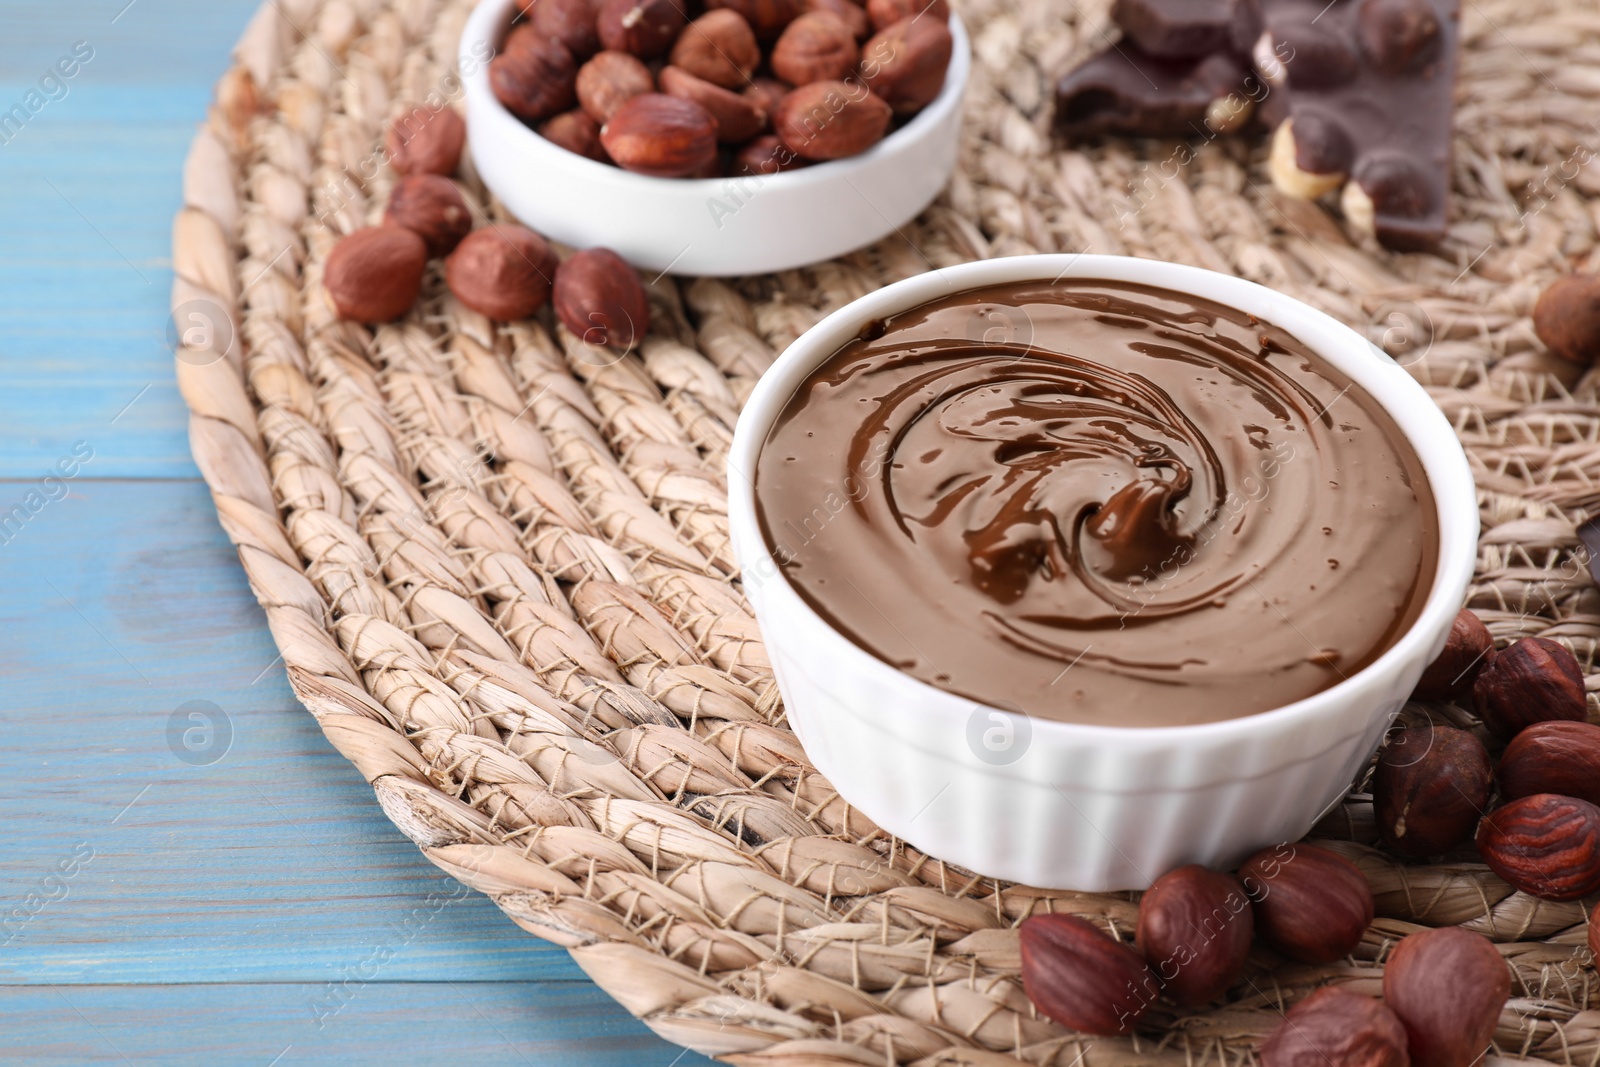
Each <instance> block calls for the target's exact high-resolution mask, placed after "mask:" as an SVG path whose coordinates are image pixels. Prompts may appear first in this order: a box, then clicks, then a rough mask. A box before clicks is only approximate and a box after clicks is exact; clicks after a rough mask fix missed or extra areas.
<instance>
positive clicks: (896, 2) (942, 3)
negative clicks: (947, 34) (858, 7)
mask: <svg viewBox="0 0 1600 1067" xmlns="http://www.w3.org/2000/svg"><path fill="white" fill-rule="evenodd" d="M918 16H925V17H923V18H922V21H924V22H940V23H944V22H949V21H950V5H949V3H948V2H947V0H867V17H868V18H869V19H871V20H872V28H873V29H874V30H886V29H888V28H889V27H890V26H893V25H894V24H895V23H897V22H899V21H901V20H902V19H910V18H917V17H918Z"/></svg>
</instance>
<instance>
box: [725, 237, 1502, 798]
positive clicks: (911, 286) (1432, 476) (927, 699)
mask: <svg viewBox="0 0 1600 1067" xmlns="http://www.w3.org/2000/svg"><path fill="white" fill-rule="evenodd" d="M1065 279H1074V280H1083V281H1096V280H1099V281H1111V282H1130V283H1133V284H1142V285H1148V286H1151V287H1153V288H1160V289H1167V290H1170V291H1174V292H1178V293H1181V294H1187V295H1193V296H1197V297H1200V298H1203V299H1209V300H1213V301H1215V302H1217V303H1221V304H1224V305H1226V306H1229V307H1234V308H1236V309H1238V310H1241V311H1244V312H1246V313H1247V314H1252V315H1255V316H1256V317H1257V318H1259V319H1262V320H1263V321H1265V322H1269V323H1271V324H1273V325H1275V326H1277V327H1279V328H1281V329H1284V330H1286V331H1288V332H1289V333H1291V334H1292V335H1294V336H1295V337H1296V338H1298V339H1299V340H1300V341H1301V342H1302V343H1303V344H1305V345H1306V346H1307V347H1309V348H1311V350H1312V351H1314V352H1316V353H1317V354H1318V355H1319V356H1321V357H1322V358H1323V359H1326V360H1327V361H1328V362H1329V363H1331V364H1333V365H1334V367H1335V368H1336V369H1338V370H1339V371H1340V372H1341V373H1343V374H1345V375H1346V376H1347V377H1349V378H1350V379H1351V381H1352V382H1354V383H1355V384H1356V385H1358V386H1359V387H1360V388H1362V389H1364V390H1365V391H1366V392H1367V394H1368V395H1369V396H1371V397H1372V399H1373V401H1374V402H1375V403H1377V404H1378V405H1379V406H1381V407H1382V408H1383V410H1384V411H1385V412H1386V413H1387V414H1388V415H1389V417H1390V418H1391V419H1393V420H1394V422H1395V424H1396V426H1397V428H1398V429H1399V430H1400V433H1401V435H1402V436H1403V437H1404V438H1405V440H1406V443H1407V444H1408V445H1410V447H1411V448H1412V450H1413V451H1414V452H1415V453H1416V455H1417V458H1418V460H1419V462H1420V463H1421V464H1422V466H1423V470H1424V473H1425V475H1426V476H1427V478H1428V480H1429V485H1430V488H1431V489H1432V491H1433V498H1434V510H1435V521H1436V523H1437V527H1438V538H1439V545H1438V560H1437V563H1436V565H1435V568H1434V574H1433V579H1432V586H1431V588H1430V589H1429V591H1428V596H1427V599H1426V600H1425V601H1424V604H1423V609H1422V611H1421V612H1420V613H1419V614H1418V616H1417V618H1416V619H1415V620H1414V621H1413V622H1412V624H1411V626H1410V627H1409V628H1407V630H1406V632H1405V633H1404V634H1402V635H1401V636H1400V638H1399V639H1398V640H1396V641H1395V643H1394V644H1392V645H1391V646H1390V647H1389V648H1388V649H1386V650H1385V651H1384V652H1383V654H1382V655H1380V656H1379V657H1378V658H1377V659H1376V660H1374V661H1373V662H1372V663H1369V664H1368V665H1367V666H1365V667H1363V668H1362V669H1361V670H1359V671H1357V672H1356V673H1354V674H1352V675H1350V676H1349V677H1348V678H1345V679H1342V680H1341V681H1339V682H1337V683H1336V684H1334V685H1332V686H1330V687H1328V688H1327V689H1323V690H1321V691H1319V692H1316V693H1313V694H1311V695H1309V696H1306V697H1303V698H1301V699H1300V700H1297V701H1294V702H1292V703H1289V704H1283V705H1280V706H1278V707H1275V708H1270V709H1267V710H1265V711H1260V712H1255V713H1252V714H1249V715H1243V716H1239V717H1237V718H1232V719H1223V720H1220V721H1216V722H1207V723H1194V724H1187V725H1171V726H1159V725H1158V726H1120V725H1104V724H1091V723H1078V722H1070V721H1062V720H1056V719H1046V718H1042V717H1039V716H1033V715H1027V713H1026V712H1021V713H1020V714H1022V715H1024V716H1025V717H1026V718H1027V719H1028V721H1029V725H1030V728H1031V729H1032V731H1033V734H1032V738H1033V743H1034V744H1035V745H1038V744H1039V743H1040V742H1041V741H1046V742H1050V741H1053V742H1056V743H1058V744H1072V743H1084V742H1089V743H1098V744H1113V745H1120V746H1123V747H1125V748H1134V749H1141V750H1155V749H1167V748H1170V747H1172V745H1173V744H1174V743H1191V744H1194V743H1201V742H1204V743H1208V744H1215V743H1223V744H1226V743H1228V742H1230V741H1233V740H1237V739H1244V738H1247V737H1254V736H1259V735H1261V734H1263V733H1266V732H1282V731H1285V730H1292V729H1293V728H1294V727H1295V726H1296V724H1299V723H1304V722H1309V721H1321V720H1333V719H1337V718H1338V717H1340V716H1341V715H1344V714H1348V713H1349V711H1350V698H1353V697H1357V696H1359V695H1360V694H1361V693H1362V691H1363V689H1364V688H1366V687H1368V686H1371V685H1373V684H1374V683H1375V682H1378V681H1380V680H1381V679H1383V678H1386V677H1390V676H1392V675H1394V674H1395V673H1396V672H1399V671H1402V670H1404V669H1405V667H1406V665H1407V664H1409V663H1411V662H1413V661H1418V660H1421V659H1422V657H1423V656H1424V655H1428V656H1429V657H1430V658H1431V656H1432V654H1433V652H1432V649H1431V648H1428V647H1425V646H1424V642H1427V641H1429V640H1431V638H1430V636H1429V635H1432V634H1442V633H1444V632H1446V631H1447V630H1448V628H1449V622H1450V620H1452V619H1454V618H1455V615H1456V613H1457V612H1458V611H1459V610H1460V608H1461V599H1462V596H1463V594H1464V593H1465V591H1466V589H1467V587H1468V586H1469V584H1470V582H1471V578H1472V574H1473V571H1474V567H1475V564H1476V560H1477V541H1478V528H1479V520H1478V509H1477V496H1476V485H1475V482H1474V480H1473V476H1472V470H1471V466H1470V464H1469V462H1468V460H1467V456H1466V453H1465V451H1464V450H1463V449H1462V447H1461V444H1460V441H1459V440H1458V439H1457V437H1456V435H1455V432H1454V430H1453V429H1452V428H1451V426H1450V424H1449V422H1448V420H1447V419H1446V418H1445V416H1444V413H1443V412H1442V411H1440V410H1439V408H1438V406H1437V405H1436V404H1435V403H1434V402H1433V400H1432V398H1431V397H1430V396H1429V395H1428V393H1427V392H1426V390H1424V389H1423V387H1422V386H1421V385H1420V384H1419V383H1417V382H1416V381H1415V380H1414V379H1413V378H1412V377H1411V376H1410V375H1409V374H1407V373H1406V372H1405V370H1404V369H1403V368H1402V367H1401V366H1400V365H1399V364H1398V363H1396V362H1395V361H1394V360H1393V359H1392V358H1391V357H1390V356H1389V355H1388V354H1387V353H1385V352H1383V351H1382V350H1381V349H1379V348H1378V347H1377V346H1376V345H1373V344H1372V343H1371V342H1370V341H1368V340H1367V339H1366V338H1364V337H1362V336H1361V335H1360V334H1358V333H1356V332H1355V331H1354V330H1353V329H1351V328H1350V327H1348V326H1346V325H1345V324H1343V323H1341V322H1339V321H1338V320H1337V319H1334V318H1333V317H1332V316H1331V315H1328V314H1327V313H1326V312H1323V311H1319V310H1317V309H1316V308H1313V307H1311V306H1310V305H1309V304H1306V303H1304V302H1303V301H1300V300H1298V299H1296V298H1294V297H1291V296H1288V295H1286V294H1283V293H1280V292H1277V291H1276V290H1273V289H1269V288H1267V287H1266V286H1263V285H1259V284H1257V283H1255V282H1251V281H1247V280H1245V279H1243V278H1238V277H1234V276H1232V275H1227V274H1222V273H1220V272H1216V271H1211V270H1206V269H1203V268H1200V267H1191V266H1187V265H1184V264H1178V263H1170V262H1166V261H1163V260H1155V259H1143V258H1138V257H1132V256H1114V255H1099V254H1091V253H1076V254H1059V253H1049V254H1035V255H1024V256H1014V257H1008V258H1002V259H990V260H978V261H974V262H970V263H963V264H959V265H956V266H952V267H945V268H936V269H935V270H933V271H929V272H926V273H924V274H919V275H914V276H913V277H910V278H905V279H902V280H901V281H898V282H894V283H892V284H891V285H888V286H885V287H884V288H882V289H878V290H876V291H874V292H872V293H869V294H867V295H865V296H863V297H860V298H858V299H856V300H854V301H852V302H850V303H849V304H846V305H845V306H844V307H841V308H839V309H837V310H835V311H834V312H832V313H831V314H829V315H828V316H826V317H825V318H823V319H822V320H821V321H820V322H818V323H816V324H815V325H814V326H812V327H811V328H810V329H809V330H807V331H806V332H805V333H804V334H802V335H801V336H800V337H799V338H797V339H796V340H795V341H794V342H793V343H791V344H790V345H789V347H788V348H787V349H786V350H785V351H784V352H783V354H782V355H780V356H779V357H778V359H777V360H776V361H774V363H773V365H772V367H770V368H768V370H767V371H766V373H764V374H763V375H762V377H761V380H760V381H759V382H758V383H757V385H756V387H755V389H754V390H753V391H752V393H751V395H750V398H749V400H748V401H747V402H746V403H745V406H744V409H743V411H742V412H741V413H740V416H739V421H738V424H737V426H736V428H735V431H734V440H733V445H732V447H731V448H730V449H729V453H728V461H727V478H728V492H729V517H730V521H731V523H732V525H733V528H734V544H735V549H736V551H737V552H738V553H739V554H740V555H741V556H747V555H750V554H752V553H753V554H754V558H748V559H747V558H740V559H739V561H738V562H739V564H740V570H741V573H744V574H749V573H751V572H752V571H753V570H754V571H758V572H759V573H760V575H761V576H760V579H759V582H758V583H757V585H758V587H759V589H760V593H759V595H752V596H751V600H752V601H753V602H754V601H756V600H758V599H760V598H764V597H766V596H768V595H775V596H777V597H779V598H781V599H782V600H783V605H782V608H783V610H785V611H787V612H791V613H795V612H797V613H798V614H799V615H800V616H801V617H802V619H803V620H804V625H805V626H806V628H807V629H811V630H814V631H819V632H825V633H827V634H829V635H831V636H832V637H833V638H836V639H837V640H836V642H834V643H835V644H837V645H838V646H840V649H834V648H832V647H830V648H829V649H828V650H827V654H828V655H833V654H835V653H836V652H837V653H838V654H842V655H845V656H847V657H849V658H850V659H851V660H852V661H854V664H855V667H856V669H858V670H861V671H865V672H867V673H868V674H870V675H873V676H876V677H875V681H877V682H879V683H881V684H883V685H892V686H899V687H901V688H902V689H906V688H908V687H909V689H910V690H911V691H913V692H915V693H916V694H918V696H919V697H921V698H922V700H921V703H922V704H923V705H925V706H926V708H927V709H933V708H938V709H940V713H946V712H948V713H949V714H951V715H954V714H956V713H957V709H958V708H961V709H968V710H970V709H972V708H982V709H986V710H991V711H994V712H998V713H1001V714H1006V715H1017V714H1019V712H1017V711H1016V710H1015V709H1007V708H1003V707H997V706H994V705H990V704H987V703H986V702H984V701H982V700H977V699H973V698H969V697H966V696H963V695H962V694H959V693H955V692H952V691H950V690H947V689H941V688H939V687H938V686H935V685H932V684H931V683H928V682H925V681H922V680H921V679H919V678H915V677H913V676H911V675H909V674H906V673H904V672H902V671H901V670H899V669H898V668H896V667H893V666H890V665H889V664H888V663H885V662H884V661H883V660H881V659H879V658H878V657H877V656H874V655H873V654H872V653H870V652H868V651H867V650H866V649H864V648H862V647H861V646H860V645H857V644H856V643H855V642H854V641H852V640H850V638H848V637H847V636H845V635H844V634H842V633H840V632H839V631H838V630H837V629H836V628H834V627H833V626H832V625H830V624H829V623H828V622H827V621H826V620H825V619H823V618H822V616H821V615H819V614H818V613H817V612H816V611H815V610H814V609H813V608H812V607H811V605H810V604H809V603H808V602H807V601H806V600H805V599H804V598H803V597H801V596H800V595H799V593H798V592H797V591H796V590H795V589H794V587H793V586H792V585H791V584H790V583H789V580H788V578H787V576H785V574H784V572H783V568H782V567H781V566H778V564H777V561H776V559H775V558H774V556H773V553H772V549H771V546H770V545H768V544H767V542H766V538H765V537H764V536H763V535H762V534H761V529H760V524H759V522H758V521H757V517H756V509H755V479H754V472H755V466H756V464H755V461H756V458H757V456H758V455H759V453H760V450H761V448H762V447H763V446H764V444H765V442H766V438H767V434H768V432H769V431H770V429H771V426H772V423H773V422H774V421H775V419H776V418H777V416H778V415H779V414H780V413H781V412H782V410H783V408H784V405H786V404H787V402H788V400H789V398H790V397H791V396H792V395H793V393H794V390H795V389H796V388H797V387H798V385H799V383H800V381H801V380H803V378H804V376H805V375H806V374H808V373H810V371H811V370H813V369H814V368H815V367H816V366H818V365H819V364H820V363H821V362H822V361H823V360H825V359H827V358H828V357H829V356H831V355H832V354H833V353H834V352H836V351H837V350H838V349H839V347H841V346H842V345H843V344H844V343H845V342H847V341H848V340H849V339H850V338H852V337H854V336H855V335H856V333H857V331H858V330H859V329H860V327H861V326H862V325H863V324H864V323H866V322H868V321H871V320H872V319H876V318H882V317H885V316H888V315H893V314H896V313H898V312H901V311H906V310H909V309H911V308H914V307H916V306H918V305H920V304H923V303H927V302H929V301H931V300H934V299H938V298H940V297H944V296H949V295H953V294H956V293H960V292H965V291H970V290H973V289H977V288H981V287H984V286H988V285H997V284H1005V283H1008V282H1024V281H1051V282H1057V281H1062V280H1065ZM1218 290H1221V291H1223V292H1225V293H1228V294H1231V295H1219V293H1218V292H1217V291H1218ZM741 526H747V527H748V529H749V531H750V537H748V538H742V537H740V536H739V530H740V527H741ZM748 589H749V586H748V583H747V595H749V594H748ZM1419 669H1420V667H1419ZM1395 710H1396V711H1398V710H1399V708H1398V705H1397V706H1396V708H1395ZM950 725H952V726H954V727H960V726H961V725H962V724H961V723H954V722H952V723H951V724H950ZM1365 725H1366V716H1364V715H1362V716H1359V717H1357V716H1352V718H1351V722H1350V723H1349V728H1350V730H1349V732H1359V731H1360V730H1362V729H1364V728H1365ZM1012 770H1015V768H1012Z"/></svg>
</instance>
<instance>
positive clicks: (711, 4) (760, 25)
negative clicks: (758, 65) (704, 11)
mask: <svg viewBox="0 0 1600 1067" xmlns="http://www.w3.org/2000/svg"><path fill="white" fill-rule="evenodd" d="M800 5H801V0H706V7H708V8H711V9H713V10H725V11H737V12H738V13H739V14H741V15H743V16H744V20H745V21H746V22H748V23H749V24H750V28H751V29H752V30H754V31H755V32H756V40H758V41H763V42H766V43H771V42H772V41H776V40H777V39H778V34H780V33H782V32H783V28H784V27H785V26H787V25H789V23H791V22H793V21H794V20H795V19H796V18H798V17H799V15H800V12H801V10H803V9H802V8H801V6H800Z"/></svg>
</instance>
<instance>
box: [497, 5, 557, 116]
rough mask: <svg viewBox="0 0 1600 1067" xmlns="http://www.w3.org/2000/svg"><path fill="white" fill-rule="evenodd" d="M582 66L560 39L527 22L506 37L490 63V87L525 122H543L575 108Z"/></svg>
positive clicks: (507, 108)
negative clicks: (547, 35) (577, 85)
mask: <svg viewBox="0 0 1600 1067" xmlns="http://www.w3.org/2000/svg"><path fill="white" fill-rule="evenodd" d="M577 74H578V68H577V64H576V63H575V62H574V61H573V58H572V53H571V52H569V51H567V48H566V45H564V44H562V43H561V42H560V41H557V40H554V39H552V38H549V37H546V36H544V35H543V34H541V33H539V31H537V30H535V29H534V28H533V27H532V26H530V25H528V24H527V23H525V22H524V23H521V24H519V25H517V26H516V27H515V28H514V29H513V30H512V31H511V33H510V35H509V36H507V37H506V43H505V46H504V47H503V48H501V50H500V54H499V55H497V56H495V57H494V59H493V60H491V61H490V62H489V86H490V88H492V89H493V90H494V95H495V97H496V98H497V99H498V100H499V101H500V103H502V104H504V105H505V108H506V110H507V111H509V112H511V113H512V114H513V115H515V116H517V118H519V119H521V120H522V121H524V122H542V121H543V120H545V119H547V118H549V117H550V116H552V115H556V114H559V113H560V112H563V111H566V110H567V109H569V108H571V107H572V104H573V99H574V97H573V83H574V81H575V80H576V78H577Z"/></svg>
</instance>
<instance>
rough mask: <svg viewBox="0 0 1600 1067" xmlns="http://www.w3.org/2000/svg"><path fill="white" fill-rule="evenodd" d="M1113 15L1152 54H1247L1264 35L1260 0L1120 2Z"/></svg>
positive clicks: (1184, 56) (1186, 56)
mask: <svg viewBox="0 0 1600 1067" xmlns="http://www.w3.org/2000/svg"><path fill="white" fill-rule="evenodd" d="M1111 19H1112V21H1114V22H1115V23H1116V24H1117V25H1118V26H1121V27H1122V32H1123V34H1124V35H1125V39H1127V40H1131V41H1132V42H1133V43H1134V44H1136V45H1138V46H1139V49H1140V50H1141V51H1143V52H1145V53H1147V54H1148V55H1152V56H1161V57H1163V58H1167V59H1199V58H1201V57H1203V56H1209V55H1211V54H1213V53H1215V52H1233V53H1235V54H1237V55H1241V56H1247V55H1249V54H1250V49H1251V48H1252V47H1254V45H1255V43H1256V40H1257V39H1258V38H1259V37H1260V36H1261V3H1260V0H1116V3H1114V4H1113V5H1112V6H1111Z"/></svg>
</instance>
